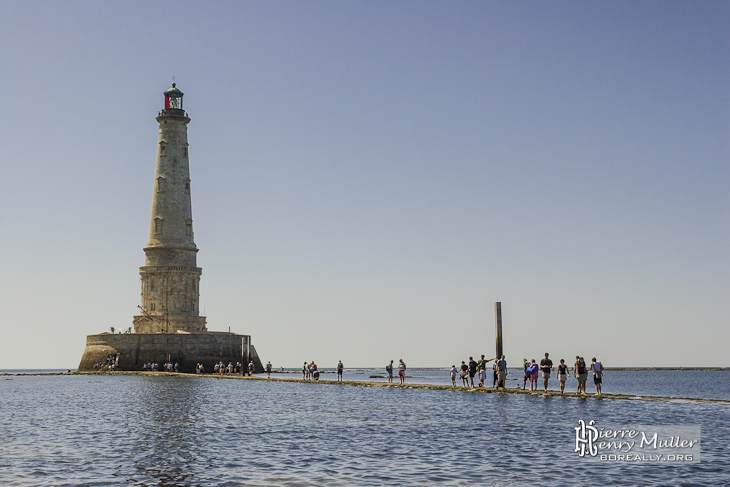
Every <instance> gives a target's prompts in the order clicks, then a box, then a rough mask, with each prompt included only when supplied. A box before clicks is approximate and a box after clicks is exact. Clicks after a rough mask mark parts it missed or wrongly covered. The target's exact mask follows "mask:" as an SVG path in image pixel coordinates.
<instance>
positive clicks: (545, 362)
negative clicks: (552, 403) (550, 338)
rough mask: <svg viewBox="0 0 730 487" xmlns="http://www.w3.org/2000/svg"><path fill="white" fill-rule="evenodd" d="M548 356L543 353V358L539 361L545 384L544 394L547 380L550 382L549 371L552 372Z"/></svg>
mask: <svg viewBox="0 0 730 487" xmlns="http://www.w3.org/2000/svg"><path fill="white" fill-rule="evenodd" d="M549 355H550V354H549V353H547V352H545V358H544V359H542V360H540V370H542V378H543V381H544V383H545V392H547V388H548V380H550V371H551V370H553V361H552V360H550V359H549V358H548V356H549Z"/></svg>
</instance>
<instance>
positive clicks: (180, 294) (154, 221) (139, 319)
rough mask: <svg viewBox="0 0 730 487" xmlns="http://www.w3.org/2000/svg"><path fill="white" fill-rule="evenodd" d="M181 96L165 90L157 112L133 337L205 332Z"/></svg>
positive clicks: (185, 127) (186, 117)
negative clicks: (152, 175)
mask: <svg viewBox="0 0 730 487" xmlns="http://www.w3.org/2000/svg"><path fill="white" fill-rule="evenodd" d="M182 101H183V93H182V92H181V91H180V90H179V89H177V88H176V87H175V85H174V84H173V86H172V88H170V89H169V90H167V91H166V92H165V108H164V109H163V110H162V111H161V112H160V113H159V114H158V116H157V122H158V123H159V124H160V130H159V137H158V143H157V164H156V165H155V179H154V188H153V191H152V216H151V217H150V236H149V240H148V241H147V245H146V246H145V248H144V252H145V265H144V267H140V270H139V273H140V277H141V282H142V303H141V305H140V310H141V312H142V313H141V314H140V315H138V316H135V317H134V320H133V323H134V331H135V333H175V332H177V331H178V330H180V331H183V332H188V333H196V332H204V331H206V327H205V317H204V316H200V314H199V302H200V291H199V286H200V275H201V273H202V269H200V268H199V267H197V265H196V254H197V252H198V249H197V247H196V246H195V242H194V240H193V211H192V203H191V196H190V183H191V181H190V162H189V158H188V123H190V118H189V117H188V115H187V113H185V111H184V110H183V108H182V106H183V104H182Z"/></svg>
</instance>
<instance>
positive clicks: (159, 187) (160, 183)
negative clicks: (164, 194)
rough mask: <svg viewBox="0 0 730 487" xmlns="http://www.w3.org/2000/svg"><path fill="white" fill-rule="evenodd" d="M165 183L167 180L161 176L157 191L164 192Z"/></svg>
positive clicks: (158, 179)
mask: <svg viewBox="0 0 730 487" xmlns="http://www.w3.org/2000/svg"><path fill="white" fill-rule="evenodd" d="M164 182H165V178H163V177H162V176H160V177H159V178H157V191H162V190H163V188H164V184H163V183H164Z"/></svg>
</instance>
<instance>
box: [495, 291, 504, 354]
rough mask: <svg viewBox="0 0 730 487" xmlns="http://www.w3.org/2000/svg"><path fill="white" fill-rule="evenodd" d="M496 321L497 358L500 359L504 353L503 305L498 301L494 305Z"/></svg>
mask: <svg viewBox="0 0 730 487" xmlns="http://www.w3.org/2000/svg"><path fill="white" fill-rule="evenodd" d="M494 319H495V325H496V332H495V337H496V340H497V355H496V357H497V358H500V357H501V356H502V354H503V353H504V349H503V348H502V303H501V302H499V301H497V302H496V303H494Z"/></svg>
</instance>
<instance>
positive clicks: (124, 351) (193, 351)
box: [79, 331, 264, 373]
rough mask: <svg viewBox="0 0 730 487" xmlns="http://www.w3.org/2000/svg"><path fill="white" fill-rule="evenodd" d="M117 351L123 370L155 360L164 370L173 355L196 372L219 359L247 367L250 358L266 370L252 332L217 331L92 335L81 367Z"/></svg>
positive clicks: (90, 367) (185, 368) (173, 359)
mask: <svg viewBox="0 0 730 487" xmlns="http://www.w3.org/2000/svg"><path fill="white" fill-rule="evenodd" d="M249 353H250V356H249ZM115 354H116V355H118V357H119V364H118V368H119V370H142V365H144V364H146V363H152V362H155V363H157V364H159V366H160V370H162V365H163V364H164V363H165V362H167V361H168V357H169V361H171V362H172V363H175V362H177V363H178V364H179V366H180V369H179V370H180V372H188V373H194V372H195V366H196V365H197V364H198V363H201V364H203V365H204V366H205V371H206V372H207V373H210V372H213V366H214V365H215V364H216V363H218V362H223V363H224V364H226V365H228V363H229V362H231V363H233V364H234V365H235V364H236V362H241V364H243V368H244V370H246V366H247V364H248V362H249V360H253V363H254V365H255V366H256V372H263V371H264V368H263V366H262V364H261V360H260V359H259V356H258V354H257V353H256V349H255V348H254V346H253V345H252V344H251V336H250V335H238V334H235V333H225V332H214V331H212V332H206V333H191V334H187V333H155V334H141V333H132V334H122V335H114V334H111V333H102V334H100V335H88V336H87V337H86V350H84V356H83V357H82V358H81V363H80V364H79V370H80V371H88V370H94V364H96V363H101V364H105V363H106V359H107V356H109V355H115Z"/></svg>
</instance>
